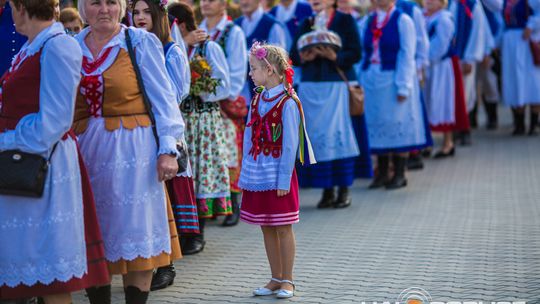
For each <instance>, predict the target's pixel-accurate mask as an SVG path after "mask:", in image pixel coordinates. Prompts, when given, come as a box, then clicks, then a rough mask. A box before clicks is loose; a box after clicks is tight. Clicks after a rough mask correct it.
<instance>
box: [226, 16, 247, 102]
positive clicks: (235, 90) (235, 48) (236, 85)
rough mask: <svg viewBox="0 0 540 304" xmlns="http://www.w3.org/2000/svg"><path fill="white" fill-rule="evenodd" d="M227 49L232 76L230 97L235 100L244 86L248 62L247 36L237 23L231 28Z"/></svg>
mask: <svg viewBox="0 0 540 304" xmlns="http://www.w3.org/2000/svg"><path fill="white" fill-rule="evenodd" d="M225 49H226V50H227V61H228V63H229V75H230V78H231V87H230V91H229V99H232V100H234V99H236V98H238V95H240V92H242V89H243V88H244V84H245V82H246V75H247V63H248V54H247V46H246V36H245V35H244V32H243V31H242V29H241V28H240V27H239V26H236V25H235V26H233V27H232V28H231V32H230V34H229V37H228V39H227V45H226V47H225Z"/></svg>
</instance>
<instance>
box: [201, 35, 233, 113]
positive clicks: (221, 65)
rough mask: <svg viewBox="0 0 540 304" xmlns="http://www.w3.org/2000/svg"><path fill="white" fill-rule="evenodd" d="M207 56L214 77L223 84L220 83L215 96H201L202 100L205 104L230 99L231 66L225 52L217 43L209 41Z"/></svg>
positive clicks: (205, 94)
mask: <svg viewBox="0 0 540 304" xmlns="http://www.w3.org/2000/svg"><path fill="white" fill-rule="evenodd" d="M205 56H206V58H207V60H208V63H209V64H210V67H211V68H212V77H213V78H217V79H221V82H220V83H219V85H218V87H217V89H216V93H215V94H208V93H204V94H201V98H202V100H203V101H205V102H215V101H219V100H223V99H227V98H228V97H229V89H230V87H231V80H230V78H229V64H228V63H227V59H226V58H225V54H224V53H223V50H222V49H221V47H220V46H219V45H218V44H217V43H215V42H213V41H208V43H207V44H206V54H205Z"/></svg>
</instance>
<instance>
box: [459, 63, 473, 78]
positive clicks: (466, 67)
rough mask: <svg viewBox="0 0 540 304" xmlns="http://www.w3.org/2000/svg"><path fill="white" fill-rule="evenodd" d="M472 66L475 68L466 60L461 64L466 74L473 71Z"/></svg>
mask: <svg viewBox="0 0 540 304" xmlns="http://www.w3.org/2000/svg"><path fill="white" fill-rule="evenodd" d="M472 68H473V66H472V64H470V63H466V62H464V63H462V64H461V71H462V72H463V75H464V76H467V75H469V74H470V73H472Z"/></svg>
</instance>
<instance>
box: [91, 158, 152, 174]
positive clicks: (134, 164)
mask: <svg viewBox="0 0 540 304" xmlns="http://www.w3.org/2000/svg"><path fill="white" fill-rule="evenodd" d="M151 163H153V161H150V159H148V158H145V157H144V158H141V159H136V158H135V157H133V158H131V159H129V160H123V159H121V160H117V161H112V162H102V163H100V164H97V165H95V166H93V165H92V164H89V165H88V167H90V168H91V170H92V171H98V172H103V171H116V170H121V169H133V168H138V169H140V168H147V167H149V166H150V164H151Z"/></svg>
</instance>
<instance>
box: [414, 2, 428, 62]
mask: <svg viewBox="0 0 540 304" xmlns="http://www.w3.org/2000/svg"><path fill="white" fill-rule="evenodd" d="M413 18H414V20H413V21H414V27H415V29H416V65H417V68H418V69H421V68H423V67H426V66H428V65H429V58H428V57H429V55H428V54H429V38H428V34H427V31H426V27H425V24H426V19H425V18H424V14H423V13H422V10H420V8H419V7H417V6H414V7H413Z"/></svg>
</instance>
